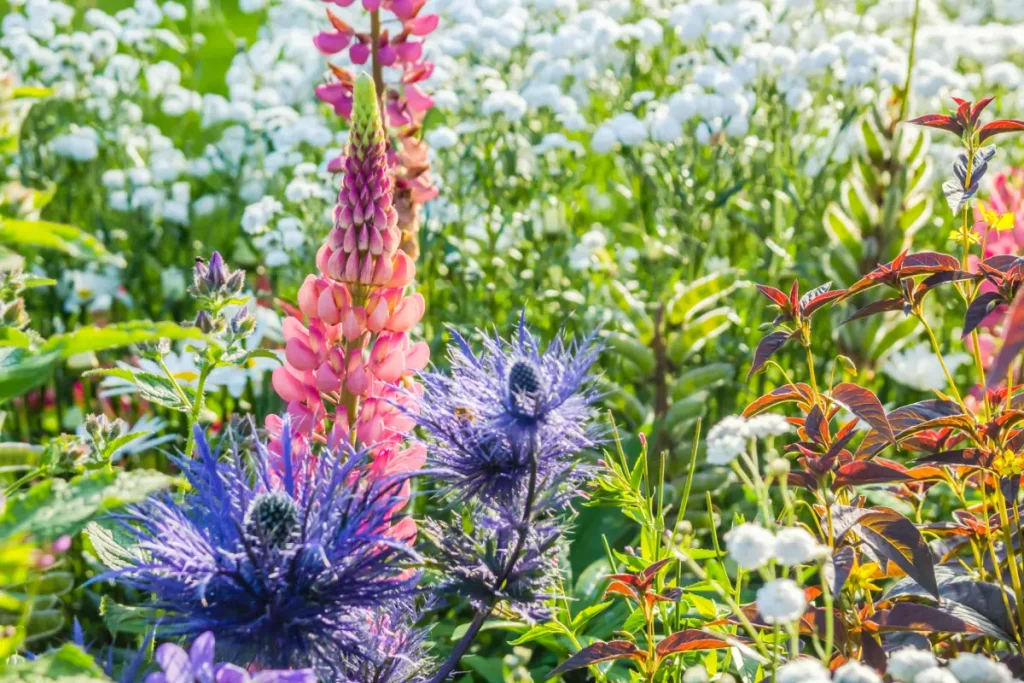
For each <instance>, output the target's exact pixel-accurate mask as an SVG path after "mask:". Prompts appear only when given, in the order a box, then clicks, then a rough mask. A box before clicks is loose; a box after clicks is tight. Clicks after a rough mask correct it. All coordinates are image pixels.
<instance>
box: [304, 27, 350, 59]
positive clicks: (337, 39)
mask: <svg viewBox="0 0 1024 683" xmlns="http://www.w3.org/2000/svg"><path fill="white" fill-rule="evenodd" d="M351 42H352V34H351V33H337V32H333V31H321V32H320V33H318V34H316V35H315V36H314V37H313V45H315V46H316V49H317V50H319V51H320V52H322V53H323V54H325V55H335V54H338V53H339V52H341V51H342V50H344V49H345V48H346V47H348V46H349V43H351Z"/></svg>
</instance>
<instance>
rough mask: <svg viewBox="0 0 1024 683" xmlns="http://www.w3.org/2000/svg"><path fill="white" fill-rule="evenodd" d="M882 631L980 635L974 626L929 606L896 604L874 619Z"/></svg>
mask: <svg viewBox="0 0 1024 683" xmlns="http://www.w3.org/2000/svg"><path fill="white" fill-rule="evenodd" d="M876 621H877V622H878V625H879V627H880V628H881V630H883V631H920V632H922V633H981V629H979V628H978V627H977V626H975V625H974V624H971V623H969V622H968V621H965V620H964V619H961V618H960V617H957V616H955V615H952V614H949V613H947V612H943V611H942V610H940V609H937V608H935V607H931V606H929V605H919V604H917V603H913V602H898V603H896V604H895V605H893V607H892V609H891V610H888V612H886V613H885V614H882V615H878V616H877V617H876Z"/></svg>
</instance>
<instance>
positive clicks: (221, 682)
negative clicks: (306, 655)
mask: <svg viewBox="0 0 1024 683" xmlns="http://www.w3.org/2000/svg"><path fill="white" fill-rule="evenodd" d="M215 647H216V637H215V636H214V635H213V633H212V632H211V631H207V632H206V633H203V634H200V636H199V637H198V638H196V639H195V640H194V641H192V645H191V646H190V647H189V649H188V651H185V649H184V648H183V647H181V646H180V645H176V644H174V643H164V644H163V645H161V646H160V647H158V648H157V649H156V655H155V657H154V659H155V660H156V663H157V664H158V665H159V666H160V669H161V670H160V671H158V672H155V673H151V674H149V675H148V676H146V683H316V681H317V677H316V674H314V673H313V670H312V669H294V670H269V669H268V670H264V671H258V672H256V673H255V674H250V673H249V672H248V671H246V670H245V669H243V668H242V667H240V666H238V665H237V664H230V663H220V664H218V663H217V662H216V661H215V659H214V648H215Z"/></svg>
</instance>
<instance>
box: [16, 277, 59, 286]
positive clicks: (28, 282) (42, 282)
mask: <svg viewBox="0 0 1024 683" xmlns="http://www.w3.org/2000/svg"><path fill="white" fill-rule="evenodd" d="M21 284H22V285H24V286H25V289H31V288H32V287H51V286H53V285H55V284H57V281H56V280H54V279H52V278H48V277H36V276H34V275H26V276H25V279H24V280H23V281H22V283H21Z"/></svg>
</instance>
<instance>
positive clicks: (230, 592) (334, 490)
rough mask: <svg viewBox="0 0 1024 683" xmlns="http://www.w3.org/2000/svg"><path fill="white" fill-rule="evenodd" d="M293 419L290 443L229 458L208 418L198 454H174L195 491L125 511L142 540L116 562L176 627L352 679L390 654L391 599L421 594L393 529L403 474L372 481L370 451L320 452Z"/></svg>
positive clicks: (123, 576) (258, 658) (252, 654)
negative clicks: (355, 671) (215, 442)
mask: <svg viewBox="0 0 1024 683" xmlns="http://www.w3.org/2000/svg"><path fill="white" fill-rule="evenodd" d="M289 432H290V429H289V426H288V423H287V421H285V426H284V431H283V434H282V439H281V443H282V444H283V452H282V453H281V455H279V456H278V455H272V454H271V453H269V452H268V450H267V449H266V448H265V447H264V446H263V445H262V444H257V445H256V447H255V450H254V451H253V452H252V453H251V457H243V456H242V455H241V454H240V453H239V452H238V451H237V450H235V451H234V452H233V453H232V454H230V456H229V457H227V458H224V459H220V458H218V454H217V453H215V452H214V451H212V450H211V448H210V446H209V443H208V442H207V440H206V438H205V436H204V434H203V433H202V432H201V431H200V430H198V429H197V430H196V447H197V448H196V451H197V454H198V458H197V459H196V460H189V459H186V458H176V459H175V464H176V465H177V466H178V467H179V468H180V469H181V471H182V474H183V475H184V477H185V478H186V479H187V480H188V483H189V484H190V485H191V489H192V490H191V492H189V493H186V494H184V495H183V496H180V497H172V496H171V495H163V496H160V497H156V498H153V499H151V500H150V501H148V502H146V503H144V504H141V505H139V506H135V507H133V508H131V509H130V510H129V511H128V512H127V513H125V514H122V515H119V518H120V520H121V521H122V522H123V524H124V526H125V527H126V528H127V529H128V530H129V531H130V532H132V533H133V534H135V536H136V538H137V541H138V544H137V549H138V550H139V551H141V552H139V553H138V557H139V559H137V560H135V561H134V562H133V564H132V565H131V566H129V567H126V568H123V569H120V570H118V571H116V572H113V574H112V575H113V577H114V578H116V579H117V580H118V581H119V582H121V583H123V584H126V585H128V586H131V587H133V588H136V589H139V590H143V591H148V592H149V593H151V594H152V596H153V598H152V602H153V607H156V608H157V609H159V610H161V611H163V612H164V614H163V615H162V616H161V617H160V627H161V630H162V631H163V632H164V633H165V634H180V635H184V636H188V637H192V638H195V637H197V636H199V635H200V634H202V633H204V632H206V631H210V632H212V633H213V634H214V635H215V636H216V639H217V642H218V644H219V645H220V647H221V648H222V652H224V653H225V654H226V655H227V656H228V657H229V659H230V661H234V662H236V663H240V664H249V663H252V664H254V665H256V666H258V667H260V668H272V669H285V668H293V669H299V668H307V667H309V668H312V669H313V670H314V671H315V672H316V673H317V674H318V675H319V676H320V677H321V678H322V679H325V680H338V679H341V680H344V679H345V678H346V677H347V676H346V671H347V669H348V668H349V667H350V666H355V665H359V664H360V663H362V662H373V661H377V659H378V658H379V656H378V650H377V648H376V646H375V641H374V633H373V631H372V628H371V627H372V624H373V623H374V621H375V620H376V619H377V618H378V617H379V615H380V614H381V612H382V610H384V611H388V612H393V611H401V610H403V609H407V608H408V606H409V605H410V604H411V599H412V598H413V596H414V594H415V590H416V584H417V581H418V575H417V574H415V573H414V572H411V571H409V570H408V568H407V563H408V561H409V560H410V559H415V557H416V556H415V553H414V552H413V550H412V548H410V547H409V546H408V545H407V543H406V542H404V541H403V540H402V539H398V538H395V537H394V533H393V532H392V530H391V528H392V525H393V524H395V523H396V522H397V521H398V517H399V512H398V511H399V510H400V509H401V507H402V505H403V504H404V503H405V502H406V501H405V498H403V493H402V485H403V483H404V482H403V481H402V480H400V479H387V480H380V481H377V482H375V483H367V482H366V481H365V480H360V479H359V476H358V475H359V472H360V469H361V468H362V467H364V466H365V465H366V462H367V460H366V457H365V454H362V453H355V452H352V451H351V450H349V451H344V452H336V453H332V454H327V455H324V456H322V457H320V458H319V460H317V461H315V462H312V463H311V462H310V461H309V460H308V458H309V456H308V454H307V455H305V456H300V455H299V454H297V453H293V452H292V449H291V447H290V444H291V435H290V433H289ZM300 458H302V459H303V460H302V461H300ZM268 494H272V495H268ZM254 503H255V504H256V505H260V506H269V507H268V508H267V509H261V510H259V511H254V510H253V509H252V506H253V505H254ZM292 508H294V509H292ZM285 527H287V528H285Z"/></svg>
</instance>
